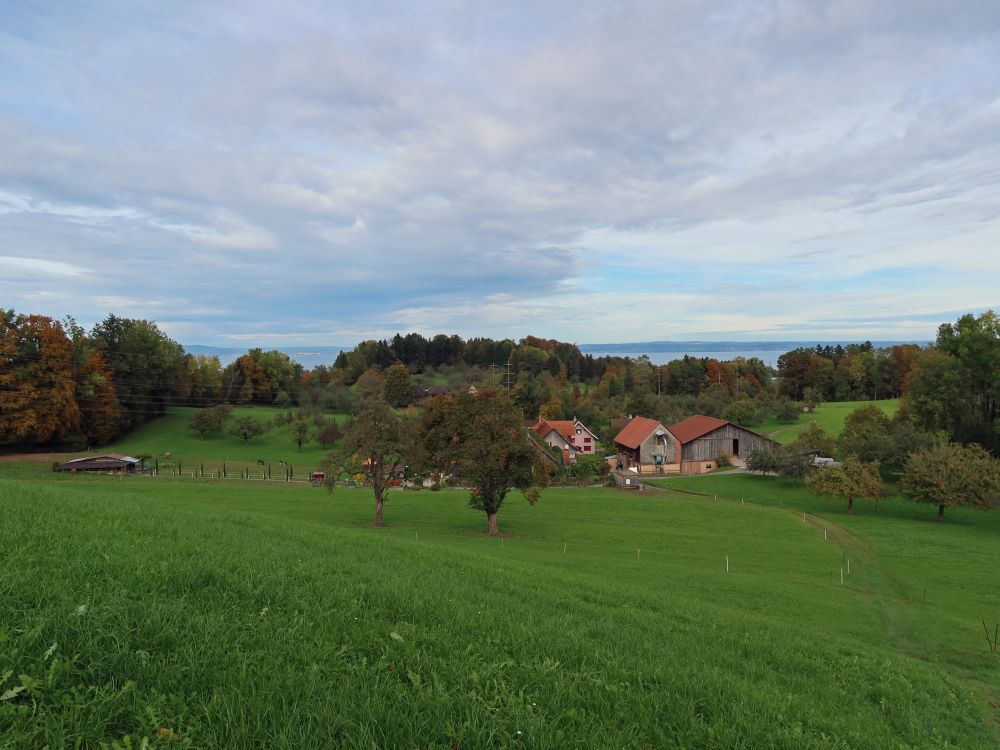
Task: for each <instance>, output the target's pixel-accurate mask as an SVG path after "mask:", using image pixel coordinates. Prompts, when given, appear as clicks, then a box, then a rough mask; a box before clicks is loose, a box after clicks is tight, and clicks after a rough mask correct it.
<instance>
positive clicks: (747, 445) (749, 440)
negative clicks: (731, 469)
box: [683, 424, 775, 461]
mask: <svg viewBox="0 0 1000 750" xmlns="http://www.w3.org/2000/svg"><path fill="white" fill-rule="evenodd" d="M733 440H739V441H740V458H746V457H747V456H749V455H750V454H751V453H753V452H754V451H755V450H760V449H764V450H772V449H773V448H774V445H775V444H774V441H772V440H768V439H767V438H765V437H761V436H760V435H755V434H754V433H752V432H749V431H747V430H744V429H742V428H741V427H737V426H736V425H728V424H727V425H723V426H722V427H720V428H719V429H717V430H713V431H712V432H709V433H708V434H707V435H703V436H702V437H700V438H697V439H695V440H692V441H691V442H690V443H687V444H686V445H685V446H684V452H683V460H684V461H714V460H715V459H716V458H718V457H719V454H720V453H730V454H731V453H732V452H733Z"/></svg>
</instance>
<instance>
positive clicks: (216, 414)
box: [188, 404, 248, 439]
mask: <svg viewBox="0 0 1000 750" xmlns="http://www.w3.org/2000/svg"><path fill="white" fill-rule="evenodd" d="M232 413H233V410H232V407H230V406H229V405H228V404H218V405H216V406H209V407H208V408H205V409H201V410H199V411H198V413H196V414H195V415H194V416H193V417H191V419H190V420H189V421H188V427H190V428H191V429H192V430H195V431H196V432H197V433H198V434H199V435H201V436H202V437H205V435H206V433H209V432H221V431H222V429H223V428H224V427H225V426H226V422H228V421H229V418H230V417H231V416H232ZM241 437H242V436H241ZM244 439H248V438H244Z"/></svg>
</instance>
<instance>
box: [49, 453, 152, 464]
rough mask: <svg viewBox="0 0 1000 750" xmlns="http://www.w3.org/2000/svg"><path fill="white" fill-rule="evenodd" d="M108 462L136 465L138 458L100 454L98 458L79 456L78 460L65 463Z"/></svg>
mask: <svg viewBox="0 0 1000 750" xmlns="http://www.w3.org/2000/svg"><path fill="white" fill-rule="evenodd" d="M102 459H103V460H109V461H121V462H123V463H129V464H137V463H139V459H138V458H133V457H132V456H126V455H124V454H123V453H102V454H101V455H99V456H81V457H80V458H73V459H70V460H69V461H67V462H66V463H67V464H75V463H81V462H83V461H99V460H102Z"/></svg>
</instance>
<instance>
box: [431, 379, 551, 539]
mask: <svg viewBox="0 0 1000 750" xmlns="http://www.w3.org/2000/svg"><path fill="white" fill-rule="evenodd" d="M421 432H422V434H423V436H424V441H425V445H426V446H427V449H428V452H429V453H430V455H431V456H432V457H433V458H434V460H435V461H436V463H437V466H438V469H439V470H440V471H444V470H445V469H446V468H447V467H448V466H453V465H454V466H457V467H458V469H459V471H460V473H461V476H462V477H463V478H464V479H466V480H467V481H468V482H469V483H470V484H471V485H472V491H471V493H470V497H469V506H470V507H472V508H473V509H475V510H480V511H483V512H484V513H486V522H487V533H488V534H489V535H490V536H497V535H498V534H499V533H500V530H499V526H498V524H497V514H498V513H499V512H500V508H501V506H502V505H503V502H504V500H505V499H506V497H507V494H508V493H509V492H510V491H511V490H512V489H517V490H520V491H521V493H522V494H523V495H524V497H525V498H526V499H527V500H528V502H529V503H531V504H534V503H536V502H538V498H539V493H540V490H541V488H542V486H544V485H545V484H546V482H547V476H546V474H545V467H544V466H543V465H542V463H541V462H540V461H539V459H538V453H537V451H536V449H535V448H534V447H532V445H531V443H529V442H528V437H527V435H526V433H525V430H524V429H523V428H522V427H521V414H520V412H519V411H518V410H517V408H516V407H515V406H514V404H513V402H511V400H510V398H508V397H507V395H506V394H505V393H503V392H502V391H500V392H496V391H488V390H484V391H481V392H480V393H478V394H475V395H473V394H469V393H459V394H457V395H455V396H451V397H441V398H436V399H432V400H431V402H430V403H429V404H428V406H427V409H426V411H425V412H424V414H423V417H422V419H421Z"/></svg>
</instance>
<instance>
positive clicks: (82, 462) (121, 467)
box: [56, 453, 140, 474]
mask: <svg viewBox="0 0 1000 750" xmlns="http://www.w3.org/2000/svg"><path fill="white" fill-rule="evenodd" d="M139 464H140V461H139V459H138V458H133V457H132V456H123V455H122V454H121V453H105V454H103V455H101V456H84V457H82V458H74V459H73V460H72V461H67V462H66V463H64V464H63V465H62V466H59V467H57V468H56V471H97V472H123V473H125V474H131V473H132V472H134V471H135V470H136V469H137V468H139Z"/></svg>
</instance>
